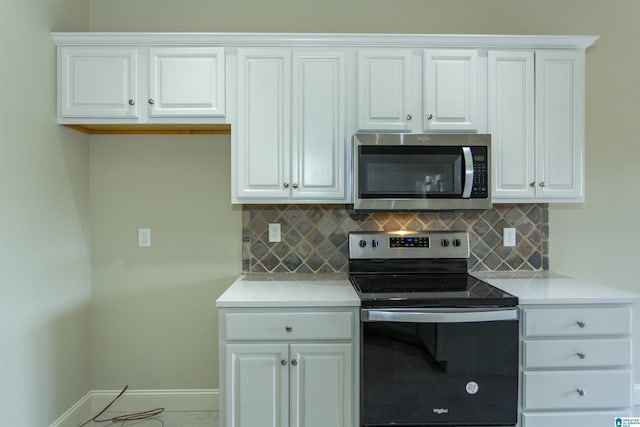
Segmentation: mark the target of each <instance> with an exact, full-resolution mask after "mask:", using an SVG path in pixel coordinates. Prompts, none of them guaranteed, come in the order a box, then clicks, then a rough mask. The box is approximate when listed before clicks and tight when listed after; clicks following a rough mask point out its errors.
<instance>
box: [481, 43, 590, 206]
mask: <svg viewBox="0 0 640 427" xmlns="http://www.w3.org/2000/svg"><path fill="white" fill-rule="evenodd" d="M488 61H489V64H488V67H489V69H488V75H489V81H488V94H489V131H490V133H491V135H492V152H493V156H492V157H493V158H492V164H493V177H494V179H493V189H492V198H493V201H494V202H528V201H538V202H554V201H558V202H580V201H583V200H584V72H585V70H584V52H582V51H575V50H563V49H559V50H554V51H546V50H538V51H535V53H534V52H533V51H521V52H518V51H502V52H499V51H492V52H489V58H488Z"/></svg>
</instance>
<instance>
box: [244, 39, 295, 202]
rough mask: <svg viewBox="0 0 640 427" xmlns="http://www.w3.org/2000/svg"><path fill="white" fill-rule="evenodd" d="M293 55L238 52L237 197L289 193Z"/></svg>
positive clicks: (273, 51) (275, 51)
mask: <svg viewBox="0 0 640 427" xmlns="http://www.w3.org/2000/svg"><path fill="white" fill-rule="evenodd" d="M290 75H291V52H290V51H289V50H288V49H259V50H244V49H242V50H240V51H239V52H238V120H237V123H238V126H237V132H236V133H237V135H236V138H237V139H236V141H237V147H236V149H237V157H236V160H237V161H236V180H237V197H238V198H239V199H242V198H284V197H289V194H290V189H289V186H290V179H289V176H290V175H289V164H290V157H289V156H290V154H289V149H290V141H289V114H290V98H291V97H290V93H291V91H290Z"/></svg>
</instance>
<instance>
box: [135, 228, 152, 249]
mask: <svg viewBox="0 0 640 427" xmlns="http://www.w3.org/2000/svg"><path fill="white" fill-rule="evenodd" d="M138 247H140V248H150V247H151V229H150V228H138Z"/></svg>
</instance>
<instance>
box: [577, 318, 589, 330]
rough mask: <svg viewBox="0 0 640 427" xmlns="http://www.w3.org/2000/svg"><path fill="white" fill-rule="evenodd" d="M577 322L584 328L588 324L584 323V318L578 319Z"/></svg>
mask: <svg viewBox="0 0 640 427" xmlns="http://www.w3.org/2000/svg"><path fill="white" fill-rule="evenodd" d="M576 323H577V325H578V326H580V327H581V328H584V327H585V326H587V324H586V323H584V322H583V321H582V320H578V321H577V322H576Z"/></svg>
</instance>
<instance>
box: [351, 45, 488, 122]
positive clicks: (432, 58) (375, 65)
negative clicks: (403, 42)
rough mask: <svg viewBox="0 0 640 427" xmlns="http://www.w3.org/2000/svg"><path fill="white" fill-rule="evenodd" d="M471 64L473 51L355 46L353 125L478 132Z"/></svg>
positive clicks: (474, 62) (475, 73) (475, 58)
mask: <svg viewBox="0 0 640 427" xmlns="http://www.w3.org/2000/svg"><path fill="white" fill-rule="evenodd" d="M420 63H422V67H420ZM477 64H478V51H477V50H464V49H447V50H433V49H426V50H417V49H414V50H412V49H364V50H359V51H358V129H359V130H361V131H376V130H378V131H396V132H423V131H427V132H429V131H436V132H437V131H456V132H474V131H478V130H479V129H481V126H480V124H479V120H478V118H479V116H480V115H481V114H485V113H486V109H484V108H483V109H481V112H480V111H479V108H478V106H479V97H478V77H479V74H478V71H479V70H478V65H477Z"/></svg>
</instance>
